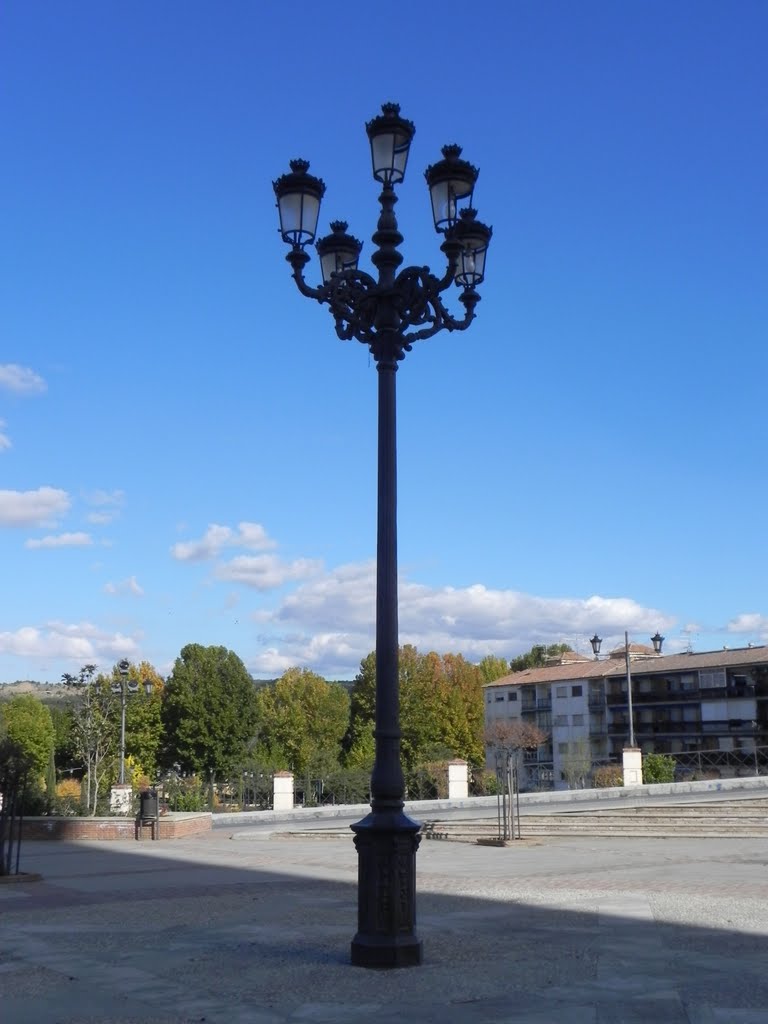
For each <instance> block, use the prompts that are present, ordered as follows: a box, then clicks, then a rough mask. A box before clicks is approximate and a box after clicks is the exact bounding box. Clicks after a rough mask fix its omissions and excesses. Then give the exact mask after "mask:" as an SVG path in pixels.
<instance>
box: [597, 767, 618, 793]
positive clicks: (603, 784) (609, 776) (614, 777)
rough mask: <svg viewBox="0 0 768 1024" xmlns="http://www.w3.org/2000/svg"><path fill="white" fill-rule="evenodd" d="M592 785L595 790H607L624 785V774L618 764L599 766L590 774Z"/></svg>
mask: <svg viewBox="0 0 768 1024" xmlns="http://www.w3.org/2000/svg"><path fill="white" fill-rule="evenodd" d="M592 785H593V786H594V787H595V789H608V788H610V787H611V786H623V785H624V772H623V771H622V769H621V765H620V764H601V765H600V767H599V768H595V770H594V771H593V772H592Z"/></svg>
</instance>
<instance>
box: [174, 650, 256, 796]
mask: <svg viewBox="0 0 768 1024" xmlns="http://www.w3.org/2000/svg"><path fill="white" fill-rule="evenodd" d="M162 722H163V726H164V728H165V736H166V749H165V752H164V760H165V763H166V764H167V765H171V764H174V763H178V764H179V765H180V766H181V768H182V769H183V770H185V771H191V772H197V773H201V774H203V775H205V776H207V777H209V778H212V777H213V776H214V775H217V774H221V775H227V774H229V773H230V772H231V771H232V769H233V768H234V766H235V765H237V764H239V763H240V762H242V760H243V759H244V757H245V755H246V753H247V750H248V746H249V744H250V743H251V741H252V740H253V739H254V735H255V732H256V702H255V698H254V686H253V681H252V679H251V677H250V675H249V674H248V671H247V669H246V667H245V665H244V664H243V663H242V661H241V660H240V658H238V656H237V655H236V654H234V653H233V652H232V651H228V650H227V649H226V648H225V647H202V646H201V645H200V644H188V645H187V646H186V647H184V648H183V650H182V651H181V654H180V655H179V657H178V658H177V659H176V663H175V664H174V667H173V672H172V673H171V675H170V677H169V679H168V682H167V684H166V686H165V692H164V695H163V702H162Z"/></svg>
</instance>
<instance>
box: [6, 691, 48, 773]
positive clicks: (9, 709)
mask: <svg viewBox="0 0 768 1024" xmlns="http://www.w3.org/2000/svg"><path fill="white" fill-rule="evenodd" d="M0 715H1V716H2V729H3V732H4V733H5V735H7V736H8V738H9V739H11V740H13V741H14V742H16V743H18V744H19V746H20V747H21V748H22V750H24V751H25V752H26V753H27V754H29V756H30V757H31V759H32V765H33V770H34V772H35V774H36V775H41V776H44V775H45V773H46V772H47V770H48V765H49V762H50V759H51V753H52V752H53V745H54V729H53V721H52V719H51V712H50V710H49V709H48V708H47V707H46V705H45V704H43V703H42V701H40V700H38V699H37V697H33V696H32V695H31V694H20V695H19V696H17V697H12V698H11V699H10V700H9V701H8V703H7V704H5V705H3V706H2V707H1V708H0Z"/></svg>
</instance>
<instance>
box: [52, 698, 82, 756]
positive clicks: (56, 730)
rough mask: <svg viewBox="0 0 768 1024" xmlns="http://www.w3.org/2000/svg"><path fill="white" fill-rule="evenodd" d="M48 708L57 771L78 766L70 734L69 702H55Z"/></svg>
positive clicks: (72, 712)
mask: <svg viewBox="0 0 768 1024" xmlns="http://www.w3.org/2000/svg"><path fill="white" fill-rule="evenodd" d="M49 710H50V712H51V721H52V722H53V735H54V740H53V752H54V756H55V758H56V764H57V766H58V768H59V771H60V772H61V771H69V769H70V768H78V767H79V766H80V765H79V760H78V758H77V754H76V753H75V743H74V739H73V736H72V720H73V714H74V711H73V708H72V706H71V704H64V705H58V704H57V705H52V706H49Z"/></svg>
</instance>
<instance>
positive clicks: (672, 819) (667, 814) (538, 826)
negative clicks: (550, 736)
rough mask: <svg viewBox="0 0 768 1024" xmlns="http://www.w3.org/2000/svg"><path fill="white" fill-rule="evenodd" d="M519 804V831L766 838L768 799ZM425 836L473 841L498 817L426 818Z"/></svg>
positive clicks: (494, 826) (485, 835)
mask: <svg viewBox="0 0 768 1024" xmlns="http://www.w3.org/2000/svg"><path fill="white" fill-rule="evenodd" d="M521 810H522V813H521V816H520V833H521V836H522V837H523V838H526V837H534V836H563V835H567V836H609V837H618V836H628V837H633V836H634V837H643V838H665V837H673V836H679V837H681V838H682V837H685V838H702V839H704V838H713V839H714V838H738V837H744V838H761V837H762V838H767V839H768V799H766V798H765V797H755V798H754V799H743V798H742V799H739V800H727V799H726V800H722V801H710V802H707V803H706V804H701V803H697V804H677V803H676V804H669V805H655V806H633V807H606V808H600V809H599V810H575V809H574V810H568V811H553V812H551V813H536V812H533V811H527V810H523V809H521ZM422 835H423V837H424V838H425V839H434V840H452V841H453V842H465V843H475V842H478V840H481V839H489V838H493V837H494V836H496V835H498V822H497V818H496V817H493V818H484V819H476V820H473V821H439V820H433V821H427V822H425V823H424V827H423V829H422Z"/></svg>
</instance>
